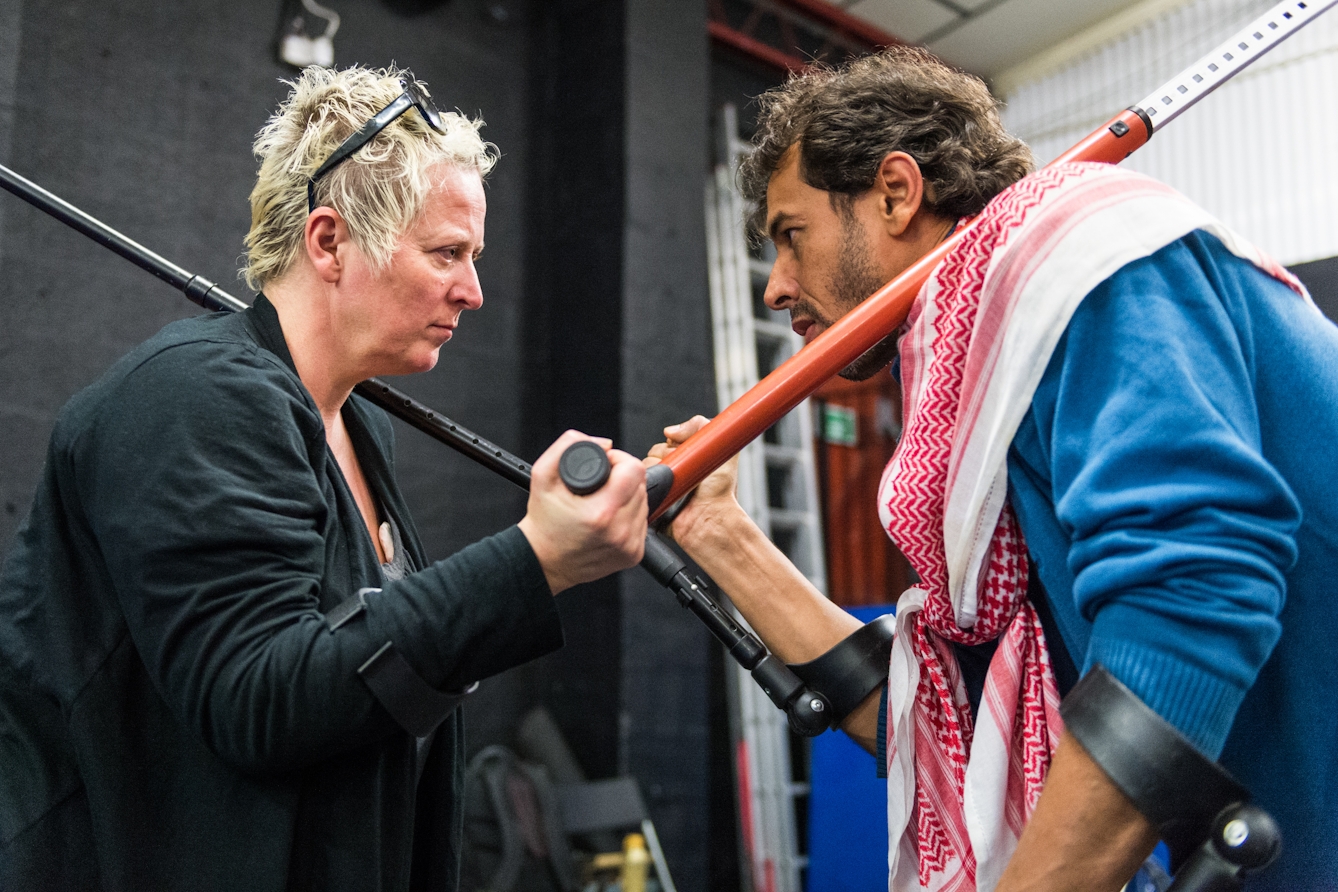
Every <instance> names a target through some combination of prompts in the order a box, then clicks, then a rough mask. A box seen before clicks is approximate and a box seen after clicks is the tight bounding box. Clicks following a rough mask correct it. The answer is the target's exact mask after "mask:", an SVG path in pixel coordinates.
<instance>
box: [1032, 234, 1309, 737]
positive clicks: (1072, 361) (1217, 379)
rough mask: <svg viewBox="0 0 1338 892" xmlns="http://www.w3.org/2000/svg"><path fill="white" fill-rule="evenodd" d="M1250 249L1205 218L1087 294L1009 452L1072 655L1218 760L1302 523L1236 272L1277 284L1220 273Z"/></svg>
mask: <svg viewBox="0 0 1338 892" xmlns="http://www.w3.org/2000/svg"><path fill="white" fill-rule="evenodd" d="M1241 263H1244V261H1240V260H1238V259H1236V258H1234V257H1233V256H1232V255H1229V254H1228V253H1227V252H1226V251H1225V249H1223V248H1222V246H1221V245H1220V243H1218V242H1217V241H1216V239H1213V238H1212V237H1210V236H1206V235H1204V234H1201V233H1195V234H1191V235H1190V236H1187V237H1186V238H1185V239H1182V240H1180V241H1178V242H1175V243H1173V244H1172V245H1170V246H1168V247H1166V248H1164V249H1162V250H1161V251H1159V252H1157V253H1156V254H1154V255H1153V256H1152V257H1149V258H1145V259H1143V260H1140V261H1137V262H1135V263H1132V264H1130V265H1128V266H1126V267H1124V268H1123V269H1122V270H1121V271H1120V272H1118V273H1117V274H1116V275H1114V276H1112V277H1111V278H1110V279H1108V280H1107V281H1106V282H1104V283H1103V284H1102V285H1101V286H1099V287H1098V288H1097V289H1096V290H1094V291H1093V292H1092V293H1091V294H1090V295H1088V296H1087V298H1085V299H1084V301H1083V302H1082V304H1081V305H1080V307H1079V309H1078V311H1077V312H1076V314H1075V315H1074V317H1073V319H1072V321H1071V322H1070V324H1069V326H1068V329H1067V331H1066V333H1065V335H1064V338H1063V339H1062V340H1061V342H1060V344H1059V346H1058V347H1057V349H1056V351H1055V353H1054V355H1053V357H1052V359H1051V362H1050V364H1049V367H1048V368H1047V371H1046V373H1045V376H1044V378H1043V380H1042V382H1041V385H1040V387H1039V388H1038V390H1037V392H1036V395H1035V397H1034V399H1033V402H1032V409H1031V412H1030V413H1029V416H1028V418H1027V420H1026V422H1025V423H1024V425H1023V427H1022V429H1021V430H1019V432H1018V436H1017V437H1016V438H1015V440H1014V448H1013V453H1012V455H1011V456H1010V480H1011V481H1013V490H1014V499H1013V500H1014V506H1015V508H1016V509H1017V510H1018V515H1019V518H1020V520H1021V522H1022V525H1023V529H1024V532H1025V533H1026V535H1027V539H1028V544H1029V547H1030V548H1031V549H1032V554H1033V558H1034V559H1035V560H1036V561H1037V563H1038V564H1039V566H1040V572H1041V576H1042V580H1043V581H1044V582H1045V583H1046V587H1047V589H1048V591H1049V592H1050V597H1051V599H1052V602H1053V603H1054V606H1055V609H1056V614H1057V620H1058V622H1059V625H1060V627H1061V628H1062V629H1064V630H1065V636H1064V637H1065V639H1066V641H1067V643H1068V644H1069V647H1070V650H1071V651H1072V652H1073V656H1074V658H1075V661H1076V662H1078V663H1079V664H1081V665H1082V667H1083V671H1084V672H1086V671H1087V669H1089V668H1090V667H1091V666H1092V665H1093V664H1095V663H1098V662H1099V663H1102V664H1104V665H1105V666H1106V667H1107V668H1108V669H1109V670H1110V671H1111V672H1112V673H1114V674H1115V675H1116V677H1118V678H1119V679H1120V680H1121V681H1123V682H1124V683H1125V684H1126V685H1128V686H1129V687H1130V688H1131V689H1132V690H1133V691H1134V693H1136V694H1138V696H1139V697H1141V698H1142V699H1143V700H1144V702H1146V703H1147V704H1148V705H1149V706H1151V707H1152V708H1153V709H1154V710H1156V711H1157V712H1158V713H1159V714H1160V715H1161V716H1162V717H1164V718H1165V719H1167V720H1168V721H1169V722H1171V723H1172V724H1174V725H1175V726H1176V727H1178V728H1179V729H1180V730H1181V731H1182V732H1183V733H1184V734H1185V735H1186V736H1188V737H1189V738H1190V739H1191V740H1192V741H1194V743H1195V744H1196V745H1197V746H1199V747H1200V748H1201V749H1202V750H1203V751H1204V752H1206V753H1208V754H1209V755H1211V756H1213V757H1214V758H1215V757H1216V756H1217V755H1218V754H1219V753H1220V751H1221V748H1222V745H1223V743H1224V742H1225V740H1226V736H1227V732H1228V731H1229V730H1230V727H1231V723H1232V720H1233V719H1234V717H1235V714H1236V711H1237V709H1238V708H1239V706H1240V703H1241V701H1242V699H1243V698H1244V695H1245V692H1246V691H1247V690H1248V689H1249V687H1250V686H1251V684H1252V683H1253V682H1254V679H1255V677H1256V675H1257V674H1258V672H1259V670H1260V669H1261V667H1262V666H1263V664H1264V662H1265V660H1267V659H1268V656H1269V653H1270V652H1271V650H1272V648H1273V646H1274V644H1275V643H1276V642H1277V640H1278V636H1279V634H1280V628H1281V627H1280V624H1279V620H1278V616H1279V613H1280V612H1281V609H1282V604H1283V599H1284V595H1285V583H1284V574H1285V573H1286V572H1287V570H1288V569H1289V568H1290V567H1291V566H1292V564H1293V563H1294V561H1295V559H1296V546H1295V541H1294V534H1295V531H1296V528H1297V526H1298V525H1299V523H1300V509H1299V507H1298V504H1297V500H1296V497H1295V495H1294V494H1293V492H1292V490H1291V489H1290V488H1289V487H1288V485H1287V483H1286V482H1285V481H1284V479H1283V478H1282V476H1281V475H1280V474H1279V473H1278V472H1277V471H1276V470H1275V469H1274V467H1273V466H1272V465H1270V463H1269V462H1268V461H1267V460H1266V459H1265V458H1264V455H1263V452H1262V448H1261V445H1260V444H1261V422H1260V418H1259V408H1258V406H1257V405H1256V395H1255V393H1254V389H1253V386H1254V380H1255V368H1256V361H1257V352H1256V351H1257V350H1266V349H1268V347H1269V345H1267V344H1259V345H1256V343H1255V341H1254V339H1253V336H1252V332H1251V331H1250V328H1249V314H1248V313H1247V312H1241V307H1242V306H1244V305H1245V303H1246V302H1247V301H1248V300H1249V299H1250V297H1249V295H1246V294H1242V293H1239V292H1240V288H1239V287H1238V285H1239V283H1240V282H1245V283H1247V286H1248V287H1247V289H1246V290H1248V289H1249V288H1254V289H1257V290H1262V291H1265V292H1267V291H1268V290H1269V289H1270V288H1282V287H1283V286H1281V285H1280V284H1279V283H1277V282H1275V281H1274V280H1272V279H1269V278H1268V277H1266V276H1264V275H1263V274H1262V273H1257V272H1256V271H1254V270H1253V269H1250V270H1248V271H1246V273H1243V274H1242V273H1241V272H1240V271H1239V270H1238V269H1233V270H1232V274H1231V275H1226V276H1224V275H1222V274H1221V267H1222V264H1241ZM1291 298H1292V299H1295V297H1294V296H1291ZM1270 299H1277V296H1276V295H1271V296H1270ZM1075 644H1076V645H1077V646H1076V647H1075Z"/></svg>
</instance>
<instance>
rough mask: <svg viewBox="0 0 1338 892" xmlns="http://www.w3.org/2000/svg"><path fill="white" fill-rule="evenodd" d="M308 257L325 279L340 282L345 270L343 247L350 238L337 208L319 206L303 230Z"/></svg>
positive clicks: (324, 280) (318, 274)
mask: <svg viewBox="0 0 1338 892" xmlns="http://www.w3.org/2000/svg"><path fill="white" fill-rule="evenodd" d="M303 236H304V240H303V241H304V246H305V248H306V252H307V259H308V260H310V261H311V265H312V267H313V268H314V269H315V270H316V275H317V277H318V278H320V279H321V281H323V282H331V283H334V282H338V281H339V279H340V277H341V276H342V275H343V273H344V259H345V255H343V254H342V253H341V252H340V248H341V247H342V246H343V245H345V244H346V243H347V242H348V241H349V235H348V225H347V224H346V223H345V222H344V218H343V217H341V216H340V215H339V212H338V211H336V210H335V209H334V208H329V207H318V208H316V210H314V211H312V212H311V214H310V215H308V217H307V225H306V228H305V229H304V230H303Z"/></svg>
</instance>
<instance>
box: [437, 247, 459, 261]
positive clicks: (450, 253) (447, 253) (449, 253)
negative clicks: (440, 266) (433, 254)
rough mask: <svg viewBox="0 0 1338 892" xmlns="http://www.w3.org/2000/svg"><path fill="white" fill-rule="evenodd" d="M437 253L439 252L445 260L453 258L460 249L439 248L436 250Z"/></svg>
mask: <svg viewBox="0 0 1338 892" xmlns="http://www.w3.org/2000/svg"><path fill="white" fill-rule="evenodd" d="M437 253H438V254H440V255H441V256H442V257H444V258H446V259H447V260H454V259H455V258H456V256H457V255H458V254H459V253H460V249H459V248H456V247H450V248H441V249H440V250H438V251H437Z"/></svg>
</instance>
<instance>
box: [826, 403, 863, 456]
mask: <svg viewBox="0 0 1338 892" xmlns="http://www.w3.org/2000/svg"><path fill="white" fill-rule="evenodd" d="M822 439H824V440H825V441H827V442H828V443H834V444H836V445H837V446H856V445H858V444H859V415H857V414H856V413H855V410H854V409H852V408H850V407H849V406H835V405H832V404H831V403H827V404H826V405H825V406H823V407H822Z"/></svg>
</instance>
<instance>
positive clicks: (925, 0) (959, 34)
mask: <svg viewBox="0 0 1338 892" xmlns="http://www.w3.org/2000/svg"><path fill="white" fill-rule="evenodd" d="M1137 2H1140V0H859V2H856V3H852V4H849V5H848V6H847V7H846V11H847V12H850V13H851V14H852V15H856V16H859V17H860V18H863V19H865V20H866V21H868V22H870V23H872V24H875V25H877V26H878V27H880V28H882V29H884V30H885V31H888V32H890V33H892V34H895V35H896V36H897V37H900V38H901V39H903V40H907V41H910V42H912V43H916V42H921V41H925V40H928V46H929V48H930V49H932V50H933V51H934V52H935V53H937V54H938V55H939V56H941V57H942V58H943V59H945V60H946V61H948V62H951V63H952V64H954V65H960V66H961V67H962V68H965V69H966V70H968V71H971V72H974V73H976V74H978V75H981V76H982V77H986V78H988V77H990V76H992V75H995V74H998V73H1000V72H1002V71H1004V70H1005V69H1008V68H1011V67H1013V66H1014V65H1017V64H1019V63H1021V62H1024V61H1026V60H1027V59H1028V58H1029V57H1031V56H1033V55H1035V54H1037V53H1039V52H1042V51H1043V50H1045V49H1047V48H1049V47H1051V46H1054V45H1055V44H1057V43H1059V42H1060V41H1062V40H1065V39H1066V38H1068V37H1071V36H1073V35H1074V34H1077V33H1078V32H1080V31H1082V30H1084V29H1086V28H1089V27H1091V26H1092V25H1094V24H1096V23H1097V22H1099V21H1101V20H1102V19H1105V18H1108V17H1109V16H1112V15H1114V14H1115V13H1117V12H1120V11H1121V10H1123V9H1125V8H1127V7H1130V6H1133V5H1134V4H1135V3H1137Z"/></svg>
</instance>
